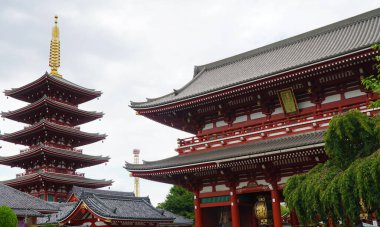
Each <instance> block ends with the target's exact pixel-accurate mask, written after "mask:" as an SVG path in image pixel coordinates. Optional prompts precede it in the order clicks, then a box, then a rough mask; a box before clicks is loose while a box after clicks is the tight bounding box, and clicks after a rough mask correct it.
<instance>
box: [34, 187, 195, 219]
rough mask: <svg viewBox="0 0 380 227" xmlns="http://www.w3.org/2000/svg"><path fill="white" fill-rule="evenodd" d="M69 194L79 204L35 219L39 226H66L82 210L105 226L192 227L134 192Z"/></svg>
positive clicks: (85, 190) (87, 190) (76, 189)
mask: <svg viewBox="0 0 380 227" xmlns="http://www.w3.org/2000/svg"><path fill="white" fill-rule="evenodd" d="M72 194H73V195H75V196H76V197H77V199H78V201H75V202H68V203H60V204H57V205H58V206H59V208H60V212H59V213H57V214H54V215H51V216H50V217H43V218H38V224H44V223H53V224H56V223H65V222H68V221H69V220H73V218H78V217H80V213H81V212H79V211H80V210H81V208H83V207H85V208H86V209H88V211H90V212H92V213H93V214H95V216H98V217H101V218H102V219H106V220H107V221H108V222H109V221H111V222H112V220H117V221H118V222H120V221H127V222H129V223H133V222H134V221H136V222H142V221H147V222H149V221H152V222H165V226H192V224H193V221H192V220H190V219H187V218H184V217H182V216H179V215H176V214H173V213H171V212H169V211H166V210H162V209H157V208H155V207H153V206H152V204H151V203H150V200H149V198H148V197H135V195H134V193H133V192H121V191H111V190H99V189H91V188H83V187H78V186H74V187H73V189H72ZM83 205H85V206H83ZM77 212H79V214H78V213H77ZM82 215H85V213H84V214H83V213H82Z"/></svg>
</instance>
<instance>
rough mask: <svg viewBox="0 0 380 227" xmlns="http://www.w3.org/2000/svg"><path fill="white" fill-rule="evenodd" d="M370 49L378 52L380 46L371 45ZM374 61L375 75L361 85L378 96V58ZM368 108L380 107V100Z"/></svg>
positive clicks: (379, 75)
mask: <svg viewBox="0 0 380 227" xmlns="http://www.w3.org/2000/svg"><path fill="white" fill-rule="evenodd" d="M372 49H374V50H380V44H374V45H372ZM375 60H376V62H377V66H376V68H377V74H376V75H370V76H368V77H366V78H364V79H363V80H362V84H363V85H364V86H365V87H366V88H367V89H371V90H372V91H373V92H375V93H378V94H380V56H376V57H375ZM370 107H380V99H378V100H376V101H374V102H372V103H371V105H370Z"/></svg>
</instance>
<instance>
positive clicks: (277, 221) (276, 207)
mask: <svg viewBox="0 0 380 227" xmlns="http://www.w3.org/2000/svg"><path fill="white" fill-rule="evenodd" d="M271 196H272V210H273V224H274V227H282V219H281V207H280V193H279V191H278V190H277V188H273V190H272V191H271Z"/></svg>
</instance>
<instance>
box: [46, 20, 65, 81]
mask: <svg viewBox="0 0 380 227" xmlns="http://www.w3.org/2000/svg"><path fill="white" fill-rule="evenodd" d="M54 18H55V20H54V27H53V29H52V38H51V41H50V57H49V66H50V68H51V71H50V75H53V76H56V77H60V78H62V75H60V74H59V73H58V68H59V66H60V42H59V28H58V16H55V17H54Z"/></svg>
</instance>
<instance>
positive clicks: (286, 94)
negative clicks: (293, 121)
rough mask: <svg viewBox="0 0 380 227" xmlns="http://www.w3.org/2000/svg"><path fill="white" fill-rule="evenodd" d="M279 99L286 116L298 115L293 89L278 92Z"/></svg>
mask: <svg viewBox="0 0 380 227" xmlns="http://www.w3.org/2000/svg"><path fill="white" fill-rule="evenodd" d="M278 97H279V99H280V103H281V106H282V109H283V110H284V113H285V114H297V113H298V106H297V101H296V97H295V96H294V93H293V90H292V88H286V89H283V90H280V91H278Z"/></svg>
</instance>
